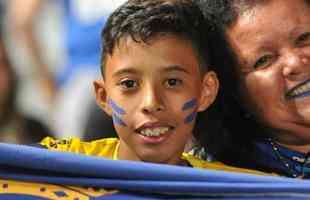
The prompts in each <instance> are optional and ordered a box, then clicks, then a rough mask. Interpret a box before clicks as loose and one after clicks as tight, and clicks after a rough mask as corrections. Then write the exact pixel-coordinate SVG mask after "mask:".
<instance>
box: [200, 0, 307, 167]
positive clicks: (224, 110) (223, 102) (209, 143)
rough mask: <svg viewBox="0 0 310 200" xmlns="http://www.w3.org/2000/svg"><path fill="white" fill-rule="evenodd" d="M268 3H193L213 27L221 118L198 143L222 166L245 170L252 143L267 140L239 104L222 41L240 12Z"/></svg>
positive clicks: (229, 53)
mask: <svg viewBox="0 0 310 200" xmlns="http://www.w3.org/2000/svg"><path fill="white" fill-rule="evenodd" d="M268 1H269V0H197V2H198V3H199V6H200V7H201V9H202V10H203V12H204V15H205V16H206V17H207V18H208V19H210V18H211V20H212V21H213V23H214V24H215V27H216V28H215V30H214V31H213V32H216V34H214V36H213V40H212V42H213V43H212V45H213V47H212V51H210V52H211V54H210V55H209V58H210V62H211V63H212V65H214V66H216V68H217V73H218V77H219V81H220V94H219V97H218V99H217V103H218V107H220V108H221V116H222V117H223V119H222V131H221V132H219V133H220V134H218V133H212V132H209V134H208V136H207V137H206V138H202V140H201V143H202V144H203V145H204V146H205V147H206V148H207V151H208V152H210V153H211V154H213V155H214V157H215V158H216V159H218V160H220V161H222V162H224V163H226V164H231V165H237V166H245V163H248V162H249V161H251V160H252V159H255V158H253V156H252V155H253V154H252V153H253V151H254V145H253V142H254V141H256V140H260V139H263V138H266V137H270V130H269V128H267V127H266V126H264V125H263V124H261V123H260V122H259V121H257V119H256V118H255V117H254V115H253V114H251V113H250V112H248V111H247V110H246V108H245V106H244V105H243V104H242V101H241V98H240V92H239V85H238V84H239V80H240V79H239V78H238V73H237V67H238V65H239V63H238V61H237V56H236V55H235V53H234V51H233V49H232V48H231V47H230V45H229V42H228V41H227V37H226V29H227V28H229V27H230V26H232V25H233V23H234V22H235V21H236V20H237V17H238V16H239V15H240V14H242V12H245V11H246V10H247V9H251V8H253V7H254V6H256V5H258V4H262V3H267V2H268ZM307 2H309V0H307ZM210 138H211V139H210ZM240 157H242V159H240Z"/></svg>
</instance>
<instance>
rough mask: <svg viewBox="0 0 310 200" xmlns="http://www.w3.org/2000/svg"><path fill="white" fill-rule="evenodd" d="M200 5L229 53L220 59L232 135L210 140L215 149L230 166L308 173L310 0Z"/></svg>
mask: <svg viewBox="0 0 310 200" xmlns="http://www.w3.org/2000/svg"><path fill="white" fill-rule="evenodd" d="M200 3H201V7H202V9H203V10H204V12H205V13H206V15H207V16H213V17H215V18H214V21H215V22H216V23H217V24H218V25H219V29H220V30H221V33H222V35H223V36H224V37H223V38H220V37H218V38H217V39H218V41H217V45H219V44H220V42H219V41H221V39H223V40H222V42H223V41H224V43H222V44H223V45H225V41H226V42H227V43H226V44H227V46H228V47H229V48H228V49H226V50H227V51H226V52H225V51H222V49H223V48H224V49H225V46H223V48H218V50H219V51H218V52H214V53H215V54H217V56H218V58H223V57H225V58H227V59H217V66H222V67H223V68H222V72H223V73H222V75H219V76H222V80H223V81H222V86H223V87H222V94H223V98H222V104H223V112H225V116H226V117H225V124H226V126H225V128H226V129H227V134H225V135H222V136H219V135H217V136H214V137H217V141H218V142H217V145H214V143H212V144H210V142H209V141H206V142H205V143H206V145H207V146H209V150H210V151H211V153H213V154H214V155H215V156H216V157H217V158H218V159H219V160H221V161H223V162H226V163H227V164H233V165H237V166H241V167H248V168H255V169H259V170H263V171H265V172H276V173H278V174H280V175H285V176H290V177H301V178H309V177H310V159H308V156H309V154H310V153H309V152H310V98H309V97H310V1H309V0H295V1H291V0H255V1H253V0H201V1H200ZM220 35H221V34H218V36H220ZM219 46H220V45H219ZM224 61H225V62H224ZM234 63H235V64H234ZM229 65H230V66H232V65H234V68H229V67H228V66H229ZM220 141H222V142H224V143H221V142H220Z"/></svg>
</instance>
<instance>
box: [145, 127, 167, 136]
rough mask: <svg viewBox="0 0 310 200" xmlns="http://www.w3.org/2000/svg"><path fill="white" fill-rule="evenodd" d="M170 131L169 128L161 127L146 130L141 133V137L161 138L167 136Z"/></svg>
mask: <svg viewBox="0 0 310 200" xmlns="http://www.w3.org/2000/svg"><path fill="white" fill-rule="evenodd" d="M168 130H169V128H168V127H160V128H154V129H150V128H146V129H143V130H141V131H140V133H141V135H145V136H160V135H163V134H165V133H166V132H167V131H168Z"/></svg>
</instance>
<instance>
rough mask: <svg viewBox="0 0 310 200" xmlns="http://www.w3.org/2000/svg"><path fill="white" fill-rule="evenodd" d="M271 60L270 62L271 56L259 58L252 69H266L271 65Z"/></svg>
mask: <svg viewBox="0 0 310 200" xmlns="http://www.w3.org/2000/svg"><path fill="white" fill-rule="evenodd" d="M271 60H272V55H265V56H263V57H261V58H260V59H258V60H257V61H256V63H255V64H254V69H259V68H264V67H268V66H269V65H270V63H271Z"/></svg>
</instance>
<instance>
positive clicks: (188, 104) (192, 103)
mask: <svg viewBox="0 0 310 200" xmlns="http://www.w3.org/2000/svg"><path fill="white" fill-rule="evenodd" d="M196 106H197V99H192V100H190V101H188V102H186V103H185V104H184V105H183V107H182V110H183V111H185V110H188V109H191V108H194V107H196Z"/></svg>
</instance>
